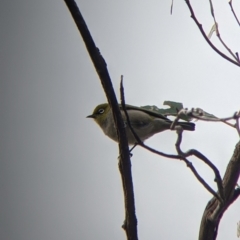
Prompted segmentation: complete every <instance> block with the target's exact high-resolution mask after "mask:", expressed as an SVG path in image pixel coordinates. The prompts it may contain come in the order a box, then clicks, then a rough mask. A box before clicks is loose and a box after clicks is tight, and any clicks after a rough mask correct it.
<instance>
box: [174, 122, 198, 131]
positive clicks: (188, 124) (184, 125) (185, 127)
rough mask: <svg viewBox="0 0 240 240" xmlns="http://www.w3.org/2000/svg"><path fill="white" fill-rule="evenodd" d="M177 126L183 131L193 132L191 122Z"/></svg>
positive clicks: (193, 126)
mask: <svg viewBox="0 0 240 240" xmlns="http://www.w3.org/2000/svg"><path fill="white" fill-rule="evenodd" d="M177 125H178V126H179V125H180V126H181V127H182V128H183V129H184V130H187V131H194V130H195V124H194V123H191V122H178V124H177Z"/></svg>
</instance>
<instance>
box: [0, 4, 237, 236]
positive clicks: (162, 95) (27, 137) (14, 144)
mask: <svg viewBox="0 0 240 240" xmlns="http://www.w3.org/2000/svg"><path fill="white" fill-rule="evenodd" d="M77 4H78V6H79V8H80V10H81V12H82V14H83V16H84V18H85V21H86V23H87V25H88V27H89V30H90V31H91V34H92V36H93V38H94V40H95V43H96V45H97V46H98V47H99V49H100V51H101V53H102V55H103V57H104V58H105V60H106V62H107V64H108V69H109V72H110V75H111V79H112V82H113V85H114V88H115V90H116V95H117V96H118V97H119V82H120V75H124V88H125V97H126V102H127V103H129V104H133V105H137V106H141V105H147V104H152V105H157V106H158V107H160V108H161V107H163V106H162V103H163V101H165V100H171V101H178V102H182V103H183V104H184V106H185V107H189V108H191V107H201V108H203V109H204V110H205V111H207V112H209V113H212V114H215V115H217V116H219V117H226V116H230V115H231V114H233V113H234V111H237V110H239V107H240V106H239V101H240V94H239V89H240V87H239V86H240V72H239V68H238V67H236V66H234V65H233V64H231V63H229V62H227V61H226V60H224V59H223V58H221V57H220V56H219V55H217V53H215V52H214V51H213V50H212V49H211V48H210V47H209V46H208V45H207V43H206V42H205V40H204V39H203V37H202V36H201V34H200V32H199V30H198V28H197V26H196V25H195V24H194V22H193V20H192V19H191V18H190V13H189V10H188V8H187V6H186V4H185V2H184V1H175V2H174V9H173V15H170V5H171V1H161V0H158V1H156V0H150V1H124V0H122V1H111V0H101V1H100V0H98V1H96V0H95V1H94V0H86V1H83V0H78V1H77ZM220 4H221V5H219V6H216V8H215V13H216V17H217V21H218V23H219V28H220V31H221V36H222V37H223V39H224V41H225V42H226V43H227V44H228V46H229V47H230V48H231V49H232V50H233V52H236V51H240V49H239V42H240V32H239V26H238V25H237V23H236V22H235V21H234V18H233V16H232V13H231V10H230V8H229V6H228V3H227V1H223V2H222V3H220ZM234 4H235V5H236V9H237V8H238V9H239V7H240V5H239V4H238V6H237V3H236V2H234ZM193 7H194V9H196V15H197V16H198V18H199V21H200V22H201V23H202V24H203V28H204V30H205V31H206V32H207V33H208V32H209V31H210V29H211V27H212V25H213V20H212V18H211V15H210V12H209V9H210V8H209V5H208V2H204V4H203V3H202V2H199V3H198V2H197V1H193ZM0 32H1V37H0V74H1V76H0V107H1V109H0V112H1V117H0V120H1V128H0V133H1V138H0V147H1V150H0V193H1V194H0V239H4V240H50V239H51V240H65V239H68V240H79V239H81V240H91V239H99V240H106V239H114V240H122V239H125V233H124V231H123V230H122V229H121V225H122V223H123V220H124V206H123V202H124V200H123V194H122V187H121V178H120V174H119V171H118V160H117V157H118V148H117V144H116V143H115V142H113V141H112V140H111V139H108V138H107V137H105V136H104V134H103V133H102V131H101V129H100V128H99V127H98V126H97V125H96V124H95V123H94V122H93V121H92V120H91V119H87V118H86V116H87V115H89V114H91V113H92V110H93V108H94V107H95V106H96V105H97V104H100V103H103V102H106V97H105V95H104V92H103V89H102V87H101V84H100V81H99V79H98V76H97V74H96V72H95V69H94V67H93V64H92V63H91V61H90V58H89V56H88V54H87V51H86V49H85V45H84V43H83V41H82V38H81V36H80V35H79V33H78V30H77V28H76V26H75V23H74V22H73V20H72V17H71V15H70V13H69V11H68V9H67V7H66V5H65V3H64V2H63V1H48V0H41V1H37V0H31V1H30V0H22V1H6V0H3V1H1V8H0ZM212 41H213V42H214V43H215V44H216V45H217V46H218V47H220V48H221V49H222V50H223V51H224V52H225V50H224V49H223V48H222V46H221V45H220V44H219V42H218V41H217V38H216V36H215V35H213V37H212ZM238 139H239V137H238V135H237V132H236V131H235V130H234V129H233V128H230V127H228V126H227V125H224V124H220V123H206V122H196V131H195V132H186V133H184V138H183V144H182V147H183V150H188V149H190V148H196V149H198V150H199V151H201V152H202V153H203V154H205V155H206V156H207V157H208V158H209V159H211V161H212V162H213V163H214V164H215V165H216V166H217V167H218V168H219V170H220V172H221V174H223V173H224V171H225V169H226V166H227V164H228V161H229V159H230V158H231V155H232V152H233V150H234V147H235V144H236V143H237V141H238ZM175 140H176V134H175V132H170V131H166V132H164V133H161V134H158V135H156V136H154V137H153V138H151V139H150V140H148V141H147V142H146V143H147V144H148V145H149V146H152V147H154V148H156V149H158V150H160V151H164V152H166V153H175V149H174V143H175ZM131 161H132V174H133V181H134V190H135V200H136V213H137V218H138V233H139V239H151V240H159V239H168V240H171V239H184V240H192V239H197V236H198V231H199V226H200V221H201V217H202V214H203V211H204V209H205V206H206V205H207V203H208V201H209V200H210V199H211V197H212V196H211V194H210V193H209V192H207V191H206V190H205V188H204V187H203V186H201V184H200V183H199V182H198V181H197V180H196V179H195V177H194V176H193V174H192V173H191V171H190V170H189V169H188V168H187V167H186V166H185V165H184V163H183V162H180V161H178V160H171V159H166V158H163V157H159V156H156V155H153V154H152V153H150V152H147V151H146V150H144V149H141V148H136V149H135V150H134V152H133V157H132V159H131ZM191 161H192V162H193V164H194V166H195V167H196V168H197V170H198V171H199V172H200V174H201V175H202V176H203V177H204V179H205V180H206V181H207V182H208V183H209V184H210V185H211V186H212V187H213V188H214V189H216V186H215V184H214V181H213V180H214V175H213V173H212V172H211V171H210V170H209V169H208V168H207V167H206V166H204V165H203V164H201V163H200V162H199V161H198V160H197V159H194V158H191ZM239 220H240V201H239V199H238V200H237V201H236V202H235V203H234V204H233V205H232V206H231V207H230V208H229V209H228V210H227V212H226V213H225V214H224V216H223V218H222V221H221V223H220V227H219V236H218V239H219V240H226V239H237V236H236V228H237V222H238V221H239Z"/></svg>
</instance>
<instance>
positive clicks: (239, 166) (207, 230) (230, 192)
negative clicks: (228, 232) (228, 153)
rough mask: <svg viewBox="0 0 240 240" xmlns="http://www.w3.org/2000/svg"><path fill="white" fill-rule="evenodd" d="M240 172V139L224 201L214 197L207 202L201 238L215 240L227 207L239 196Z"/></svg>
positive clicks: (226, 180) (227, 177) (227, 175)
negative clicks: (237, 185)
mask: <svg viewBox="0 0 240 240" xmlns="http://www.w3.org/2000/svg"><path fill="white" fill-rule="evenodd" d="M239 174H240V141H239V142H238V143H237V145H236V147H235V150H234V153H233V156H232V158H231V160H230V161H229V163H228V166H227V169H226V172H225V175H224V178H223V191H224V196H225V201H224V202H219V200H218V199H217V198H216V197H213V198H212V199H211V200H210V201H209V203H208V204H207V206H206V208H205V211H204V213H203V217H202V221H201V226H200V231H199V240H215V239H216V237H217V230H218V225H219V223H220V220H221V218H222V216H223V214H224V212H225V211H226V210H227V208H228V207H229V206H230V205H231V204H232V203H233V202H234V201H235V200H236V199H237V198H238V197H239V195H240V189H239V188H236V184H237V181H238V178H239Z"/></svg>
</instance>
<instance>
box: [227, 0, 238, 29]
mask: <svg viewBox="0 0 240 240" xmlns="http://www.w3.org/2000/svg"><path fill="white" fill-rule="evenodd" d="M228 3H229V6H230V8H231V10H232V13H233V16H234V17H235V19H236V21H237V23H238V25H239V26H240V22H239V20H238V17H237V15H236V13H235V11H234V9H233V5H232V0H230V1H229V2H228Z"/></svg>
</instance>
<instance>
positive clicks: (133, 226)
mask: <svg viewBox="0 0 240 240" xmlns="http://www.w3.org/2000/svg"><path fill="white" fill-rule="evenodd" d="M65 3H66V5H67V7H68V9H69V11H70V13H71V14H72V17H73V19H74V21H75V23H76V25H77V27H78V30H79V32H80V33H81V36H82V38H83V41H84V43H85V45H86V48H87V50H88V53H89V55H90V57H91V59H92V62H93V64H94V66H95V69H96V71H97V73H98V76H99V78H100V80H101V83H102V86H103V88H104V91H105V94H106V96H107V99H108V102H109V104H110V106H111V109H112V112H113V118H114V123H115V126H116V129H117V134H118V140H119V152H120V158H119V170H120V173H121V177H122V185H123V191H124V196H125V198H124V200H125V221H124V222H125V224H124V229H125V232H126V235H127V239H128V240H137V239H138V236H137V218H136V215H135V203H134V192H133V183H132V174H131V162H130V156H129V148H128V141H127V137H126V133H125V131H122V130H123V129H124V123H123V120H122V115H121V112H120V109H119V106H118V102H117V99H116V95H115V93H114V90H113V86H112V82H111V79H110V76H109V73H108V70H107V65H106V62H105V60H104V58H103V57H102V55H101V54H100V52H99V49H98V48H97V47H96V45H95V43H94V41H93V39H92V36H91V34H90V32H89V30H88V27H87V25H86V23H85V21H84V19H83V16H82V14H81V13H80V11H79V9H78V7H77V5H76V3H75V1H74V0H65Z"/></svg>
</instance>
